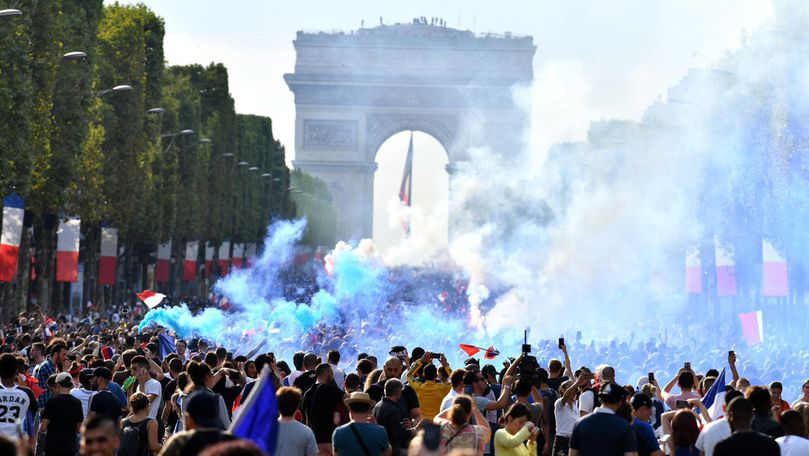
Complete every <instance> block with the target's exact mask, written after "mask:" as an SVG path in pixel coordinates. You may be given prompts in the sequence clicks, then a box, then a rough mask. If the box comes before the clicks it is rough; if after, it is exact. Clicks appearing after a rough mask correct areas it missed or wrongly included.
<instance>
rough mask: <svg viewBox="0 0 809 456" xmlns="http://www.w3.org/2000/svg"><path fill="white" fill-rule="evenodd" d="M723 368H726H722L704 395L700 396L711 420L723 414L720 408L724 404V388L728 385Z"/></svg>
mask: <svg viewBox="0 0 809 456" xmlns="http://www.w3.org/2000/svg"><path fill="white" fill-rule="evenodd" d="M725 370H726V368H725V369H722V372H721V373H720V374H719V377H717V378H716V381H715V382H714V384H713V385H712V386H711V388H710V389H709V390H708V392H707V393H705V397H703V398H702V403H703V404H705V408H707V409H708V413H709V414H710V415H711V419H712V420H716V419H719V418H722V417H723V416H725V412H724V411H723V410H722V406H723V405H725V390H726V389H727V386H728V383H727V381H726V380H725Z"/></svg>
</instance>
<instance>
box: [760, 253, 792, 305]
mask: <svg viewBox="0 0 809 456" xmlns="http://www.w3.org/2000/svg"><path fill="white" fill-rule="evenodd" d="M762 248H763V251H762V259H763V260H764V265H763V266H764V267H763V268H762V269H763V274H762V275H763V277H762V285H763V286H762V290H761V294H762V295H764V296H775V297H780V296H788V295H789V276H788V272H787V261H786V259H784V257H783V256H781V254H780V253H779V252H778V250H776V249H775V246H773V245H772V243H770V241H768V240H766V239H764V240H762Z"/></svg>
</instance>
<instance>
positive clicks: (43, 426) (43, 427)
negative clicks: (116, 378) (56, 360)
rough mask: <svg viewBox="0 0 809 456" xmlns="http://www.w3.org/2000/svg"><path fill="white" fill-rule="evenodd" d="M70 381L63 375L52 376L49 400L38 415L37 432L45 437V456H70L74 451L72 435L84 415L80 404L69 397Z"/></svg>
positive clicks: (69, 378)
mask: <svg viewBox="0 0 809 456" xmlns="http://www.w3.org/2000/svg"><path fill="white" fill-rule="evenodd" d="M72 388H73V379H72V378H71V377H70V374H69V373H67V372H61V373H59V374H56V377H55V379H54V387H53V393H54V394H53V397H51V398H50V399H49V400H48V403H47V404H46V405H45V410H44V411H43V412H42V422H41V423H40V424H39V432H40V433H41V434H44V435H45V443H44V445H45V454H46V455H48V456H74V455H75V454H76V451H77V450H78V448H77V445H76V433H78V432H79V429H80V427H81V423H82V420H84V413H83V412H82V407H81V401H80V400H78V399H76V398H75V397H73V396H72V395H71V394H70V390H71V389H72Z"/></svg>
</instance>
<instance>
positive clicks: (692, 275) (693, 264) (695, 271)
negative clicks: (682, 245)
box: [685, 247, 702, 294]
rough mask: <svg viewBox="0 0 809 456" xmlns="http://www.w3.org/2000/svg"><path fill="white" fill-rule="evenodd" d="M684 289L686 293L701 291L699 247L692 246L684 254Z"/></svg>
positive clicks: (699, 292)
mask: <svg viewBox="0 0 809 456" xmlns="http://www.w3.org/2000/svg"><path fill="white" fill-rule="evenodd" d="M685 291H686V292H687V293H688V294H701V293H702V259H701V258H700V254H699V247H692V248H690V249H689V250H688V252H686V256H685Z"/></svg>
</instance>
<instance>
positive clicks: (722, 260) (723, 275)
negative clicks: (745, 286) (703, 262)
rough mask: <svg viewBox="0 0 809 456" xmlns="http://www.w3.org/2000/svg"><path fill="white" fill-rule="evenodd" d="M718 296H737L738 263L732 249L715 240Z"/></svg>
mask: <svg viewBox="0 0 809 456" xmlns="http://www.w3.org/2000/svg"><path fill="white" fill-rule="evenodd" d="M714 245H715V254H716V295H717V296H736V261H735V260H734V258H733V251H732V250H731V248H730V247H728V246H724V245H722V244H721V243H720V242H719V239H715V241H714Z"/></svg>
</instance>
